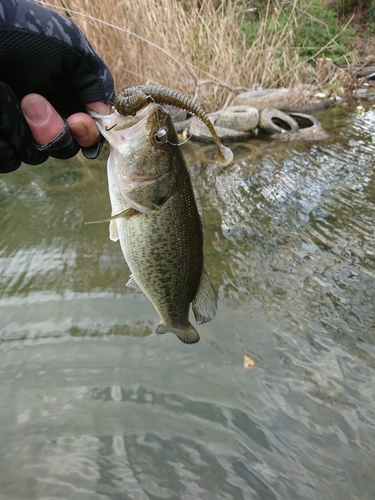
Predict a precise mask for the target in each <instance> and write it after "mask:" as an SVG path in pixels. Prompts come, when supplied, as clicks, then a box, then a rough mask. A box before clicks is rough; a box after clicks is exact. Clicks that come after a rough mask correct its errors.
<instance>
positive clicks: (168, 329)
mask: <svg viewBox="0 0 375 500" xmlns="http://www.w3.org/2000/svg"><path fill="white" fill-rule="evenodd" d="M155 333H158V334H163V333H174V334H175V335H177V337H178V338H179V339H180V340H181V342H183V343H184V344H195V343H196V342H199V339H200V337H199V334H198V332H197V330H196V329H195V328H194V326H193V325H191V324H190V323H189V325H188V326H187V327H186V328H183V327H176V326H172V325H163V324H162V323H160V325H158V327H157V328H156V330H155Z"/></svg>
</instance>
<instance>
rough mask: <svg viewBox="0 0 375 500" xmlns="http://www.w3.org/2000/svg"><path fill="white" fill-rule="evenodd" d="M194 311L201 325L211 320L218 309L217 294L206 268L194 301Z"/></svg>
mask: <svg viewBox="0 0 375 500" xmlns="http://www.w3.org/2000/svg"><path fill="white" fill-rule="evenodd" d="M192 306H193V313H194V316H195V319H196V321H197V323H198V324H199V325H201V324H202V323H207V322H208V321H211V320H212V319H213V318H214V317H215V315H216V311H217V295H216V292H215V289H214V287H213V285H212V283H211V280H210V277H209V276H208V273H207V271H206V270H205V269H203V271H202V276H201V281H200V283H199V287H198V290H197V293H196V294H195V297H194V299H193V302H192Z"/></svg>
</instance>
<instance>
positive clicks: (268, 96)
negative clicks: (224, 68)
mask: <svg viewBox="0 0 375 500" xmlns="http://www.w3.org/2000/svg"><path fill="white" fill-rule="evenodd" d="M291 100H292V97H291V91H290V90H289V89H264V90H250V91H249V92H243V93H242V94H238V96H237V97H235V99H234V100H233V103H232V104H233V105H238V106H245V105H246V106H251V107H254V108H257V109H258V110H259V111H262V110H263V109H266V108H277V109H282V108H285V107H286V106H288V105H289V104H290V101H291Z"/></svg>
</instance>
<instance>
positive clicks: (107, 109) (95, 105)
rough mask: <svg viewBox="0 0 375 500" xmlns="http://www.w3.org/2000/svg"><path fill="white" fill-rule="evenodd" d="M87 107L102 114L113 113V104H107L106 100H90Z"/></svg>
mask: <svg viewBox="0 0 375 500" xmlns="http://www.w3.org/2000/svg"><path fill="white" fill-rule="evenodd" d="M87 107H88V108H89V109H91V110H92V111H96V112H97V113H100V114H101V115H110V114H111V113H112V106H111V104H106V103H104V102H99V101H97V102H90V103H89V104H87Z"/></svg>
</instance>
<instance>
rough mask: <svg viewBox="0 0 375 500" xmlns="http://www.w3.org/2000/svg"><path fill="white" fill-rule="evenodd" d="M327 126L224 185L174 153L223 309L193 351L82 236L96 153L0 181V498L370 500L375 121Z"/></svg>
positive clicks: (94, 229)
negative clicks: (249, 363)
mask: <svg viewBox="0 0 375 500" xmlns="http://www.w3.org/2000/svg"><path fill="white" fill-rule="evenodd" d="M319 118H320V119H321V120H322V123H323V126H324V128H325V130H326V131H327V132H328V133H329V135H330V138H329V140H328V141H324V142H321V143H318V142H317V143H315V144H311V143H296V142H293V143H279V142H276V141H259V140H252V141H250V142H249V143H246V144H241V145H237V146H236V147H235V148H234V152H235V154H236V156H235V162H234V164H232V165H231V166H230V167H227V168H226V169H223V168H221V167H219V166H218V165H217V164H215V162H214V161H212V157H213V156H214V148H213V147H212V146H209V145H208V146H207V145H198V144H191V143H190V144H188V145H187V146H186V148H185V151H186V157H187V160H188V163H189V166H190V169H191V175H192V180H193V184H194V187H195V189H196V193H197V201H198V204H199V207H200V210H201V213H202V220H203V226H204V234H205V255H206V268H207V270H208V272H209V274H210V276H211V278H212V281H213V283H214V285H215V287H216V288H217V290H218V293H219V299H220V300H219V311H218V315H217V317H216V318H215V319H214V320H213V321H212V322H211V323H208V324H207V325H203V326H200V327H199V332H200V334H201V341H200V342H199V343H198V344H196V345H194V346H186V345H184V344H182V343H181V342H179V340H178V339H177V338H176V337H175V336H174V335H165V336H160V337H159V336H157V335H155V334H154V333H153V331H154V329H155V326H156V325H157V322H158V317H157V315H156V313H155V311H154V310H153V308H152V306H151V304H150V303H149V302H148V301H147V299H146V298H144V297H143V296H142V295H141V294H138V293H135V292H134V291H133V290H132V289H129V288H126V287H125V283H126V282H127V280H128V274H129V272H128V269H127V266H126V264H125V263H124V260H123V256H122V254H121V250H120V247H119V245H118V244H115V243H113V242H111V241H110V240H109V239H108V225H107V224H102V225H92V226H86V225H83V222H84V221H89V220H95V219H100V218H103V217H105V216H107V215H108V214H109V201H108V195H107V192H106V189H107V187H106V173H105V166H104V165H105V155H102V157H101V160H100V161H99V162H97V163H94V162H85V163H82V161H81V160H79V159H77V158H76V159H74V160H72V161H70V162H59V161H54V162H52V161H51V162H48V163H46V164H44V165H41V166H38V167H26V166H23V167H22V168H21V169H20V170H19V171H17V172H15V173H13V174H9V175H4V176H2V177H0V214H1V217H0V234H1V241H0V275H1V284H0V423H1V425H0V498H1V500H21V499H28V500H33V499H38V500H39V499H43V500H52V499H74V500H86V499H87V500H99V499H100V500H102V499H103V500H104V499H110V500H119V499H131V500H144V499H150V500H156V499H184V500H193V499H198V498H199V499H223V500H228V499H236V500H237V499H244V500H247V499H259V500H268V499H270V500H274V499H275V500H276V499H277V500H280V499H285V500H290V499H293V500H294V499H296V500H297V499H298V500H299V499H308V500H311V499H322V500H323V499H324V500H328V499H332V500H337V499H340V500H346V499H348V500H349V499H372V498H375V493H374V491H375V487H374V479H373V475H374V470H375V408H374V400H375V328H374V327H375V325H374V322H375V308H374V302H375V287H374V285H375V236H374V221H375V170H374V167H375V109H373V108H371V107H368V106H366V107H365V113H364V114H363V115H356V114H355V111H354V109H353V108H350V107H348V108H346V107H337V108H336V109H334V110H329V111H327V112H325V113H324V114H321V115H320V116H319ZM244 356H246V357H247V358H250V359H251V360H253V361H254V363H255V365H254V367H253V368H245V367H244Z"/></svg>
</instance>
